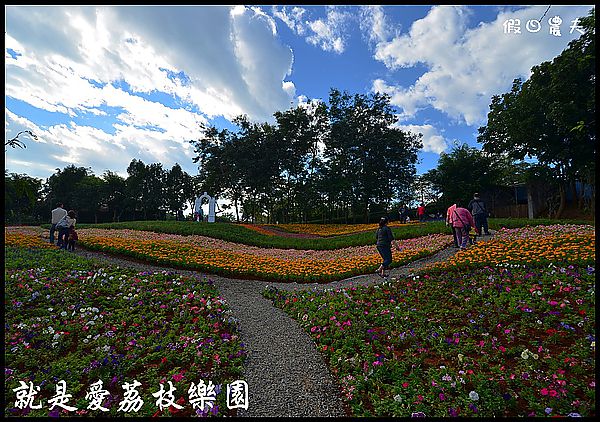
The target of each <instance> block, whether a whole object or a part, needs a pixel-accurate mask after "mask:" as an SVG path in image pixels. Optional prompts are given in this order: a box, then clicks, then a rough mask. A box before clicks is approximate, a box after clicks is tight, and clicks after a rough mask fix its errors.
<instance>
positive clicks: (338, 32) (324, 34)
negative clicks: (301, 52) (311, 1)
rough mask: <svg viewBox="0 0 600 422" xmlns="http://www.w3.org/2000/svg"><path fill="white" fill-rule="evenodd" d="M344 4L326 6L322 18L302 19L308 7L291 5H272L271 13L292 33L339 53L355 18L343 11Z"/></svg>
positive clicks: (344, 46)
mask: <svg viewBox="0 0 600 422" xmlns="http://www.w3.org/2000/svg"><path fill="white" fill-rule="evenodd" d="M343 7H344V6H341V7H337V6H327V14H326V16H325V18H324V19H321V18H318V19H314V20H309V19H305V20H303V19H304V16H305V15H306V14H308V12H307V11H308V9H303V8H301V7H293V8H291V9H289V8H287V7H286V6H283V7H282V8H281V9H278V8H277V7H276V6H273V8H272V13H273V15H274V16H275V17H276V18H279V19H281V20H282V21H283V22H284V23H285V24H286V25H287V26H288V27H289V28H290V29H291V30H292V31H294V33H296V34H298V35H301V36H304V35H306V42H308V43H309V44H312V45H314V46H315V47H319V48H321V49H322V50H323V51H329V52H333V53H337V54H341V53H343V52H344V51H345V49H346V43H347V40H348V34H347V33H346V30H347V26H348V24H349V22H351V21H352V20H354V19H355V17H354V16H353V15H352V14H351V13H350V12H345V11H343V9H342V8H343Z"/></svg>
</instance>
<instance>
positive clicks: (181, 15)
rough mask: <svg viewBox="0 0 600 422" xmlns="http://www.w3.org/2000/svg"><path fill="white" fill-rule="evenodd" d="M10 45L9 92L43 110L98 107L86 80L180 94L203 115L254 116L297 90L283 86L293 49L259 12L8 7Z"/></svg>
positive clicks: (74, 110) (197, 8) (273, 107)
mask: <svg viewBox="0 0 600 422" xmlns="http://www.w3.org/2000/svg"><path fill="white" fill-rule="evenodd" d="M233 10H237V12H236V13H231V12H232V11H233ZM48 16H50V17H51V18H52V19H48ZM28 28H33V29H32V30H31V31H30V30H29V29H28ZM49 41H50V42H49ZM6 47H8V48H13V49H15V50H16V51H17V52H19V53H21V54H22V56H19V57H18V58H17V59H12V58H8V60H7V64H6V69H7V81H6V82H7V84H6V95H8V96H11V97H13V98H17V99H20V100H23V101H26V102H28V103H30V104H32V105H34V106H36V107H39V108H43V109H45V110H48V111H59V112H63V113H71V114H72V113H77V112H78V111H80V110H81V109H85V108H88V107H97V106H99V105H100V104H101V103H102V102H103V101H104V100H105V99H104V98H102V97H98V95H99V94H101V91H100V90H98V89H97V87H95V86H93V85H91V84H89V83H88V82H87V80H93V81H96V82H103V83H110V82H114V81H125V82H126V83H127V84H128V85H129V87H130V89H131V91H132V92H133V93H146V94H151V93H154V92H162V93H166V94H168V95H176V96H178V97H179V98H181V99H182V100H183V101H188V102H190V103H191V105H193V106H195V107H197V108H198V109H199V110H200V111H201V112H202V113H204V114H206V115H207V116H209V117H213V116H219V115H223V116H225V117H226V118H232V117H233V116H235V115H236V114H241V113H245V114H248V115H249V116H250V117H251V118H254V119H257V120H259V119H265V118H269V117H271V115H272V113H273V112H274V111H276V110H277V109H279V108H281V107H283V106H284V105H286V104H288V103H289V100H290V92H291V91H293V90H290V86H289V84H290V82H288V84H287V85H286V86H285V89H284V86H283V79H284V77H285V76H286V75H288V74H289V73H290V70H291V65H292V54H291V51H290V49H289V47H286V46H283V45H282V44H281V43H280V41H279V40H278V38H277V34H276V33H275V23H274V21H273V19H272V18H271V17H269V16H267V15H266V14H265V13H264V12H262V11H261V10H260V9H258V8H251V9H250V8H244V7H237V8H230V7H202V6H181V7H162V6H156V7H153V6H147V7H139V6H135V7H131V6H118V7H15V6H9V7H7V45H6ZM265 69H267V71H266V72H265ZM168 72H171V74H177V73H179V72H184V73H185V75H187V76H188V77H189V81H187V82H186V83H182V82H181V81H180V80H178V79H174V78H171V77H169V75H168ZM48 91H50V92H48ZM258 93H260V95H258Z"/></svg>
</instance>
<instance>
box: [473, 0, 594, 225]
mask: <svg viewBox="0 0 600 422" xmlns="http://www.w3.org/2000/svg"><path fill="white" fill-rule="evenodd" d="M580 21H581V25H582V27H583V28H584V33H583V35H582V36H581V37H579V39H577V40H574V41H571V42H570V43H569V46H568V48H567V49H565V50H564V51H563V52H562V53H561V54H560V55H559V56H557V57H556V58H555V59H554V60H553V61H552V62H543V63H541V64H540V65H538V66H534V67H533V68H532V74H531V77H530V78H529V79H528V80H527V81H525V82H523V81H522V80H521V79H516V80H515V81H514V83H513V87H512V89H511V91H510V92H508V93H505V94H503V95H501V96H494V97H492V103H491V104H490V112H489V113H488V123H487V125H486V126H482V127H480V128H479V136H478V138H477V140H478V142H480V143H482V144H483V150H484V151H487V152H490V153H506V154H508V155H509V156H510V157H511V158H514V159H518V160H522V159H524V158H525V157H531V158H534V159H536V160H537V162H538V163H539V164H540V165H543V166H546V167H547V168H548V169H551V170H552V172H553V174H554V176H555V178H556V179H557V180H558V182H559V193H560V206H559V208H558V211H557V214H556V216H555V217H557V218H558V217H560V215H561V213H562V211H563V210H564V207H565V202H566V191H567V186H569V185H571V186H574V184H575V180H578V179H579V180H585V181H586V182H588V183H590V184H591V185H593V186H594V187H595V176H593V174H594V173H593V171H594V169H595V161H596V135H595V133H596V130H595V128H596V120H595V112H596V106H595V87H596V76H595V61H596V59H595V49H594V48H595V46H594V38H595V9H592V10H591V11H590V14H589V16H587V17H585V18H582V19H581V20H580Z"/></svg>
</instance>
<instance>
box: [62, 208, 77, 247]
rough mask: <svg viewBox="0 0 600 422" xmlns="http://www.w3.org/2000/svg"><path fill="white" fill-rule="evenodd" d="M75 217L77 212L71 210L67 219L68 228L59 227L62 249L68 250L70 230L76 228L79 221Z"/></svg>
mask: <svg viewBox="0 0 600 422" xmlns="http://www.w3.org/2000/svg"><path fill="white" fill-rule="evenodd" d="M75 216H76V214H75V211H73V210H70V211H69V212H68V213H67V216H66V218H65V219H66V220H67V225H66V227H60V226H59V227H60V228H59V230H58V247H59V248H61V249H67V243H68V240H69V229H71V228H75V223H77V219H76V218H75Z"/></svg>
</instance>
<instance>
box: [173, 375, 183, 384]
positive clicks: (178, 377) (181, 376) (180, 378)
mask: <svg viewBox="0 0 600 422" xmlns="http://www.w3.org/2000/svg"><path fill="white" fill-rule="evenodd" d="M173 379H174V380H175V381H176V382H179V381H181V380H182V379H183V375H182V374H175V375H173Z"/></svg>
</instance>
